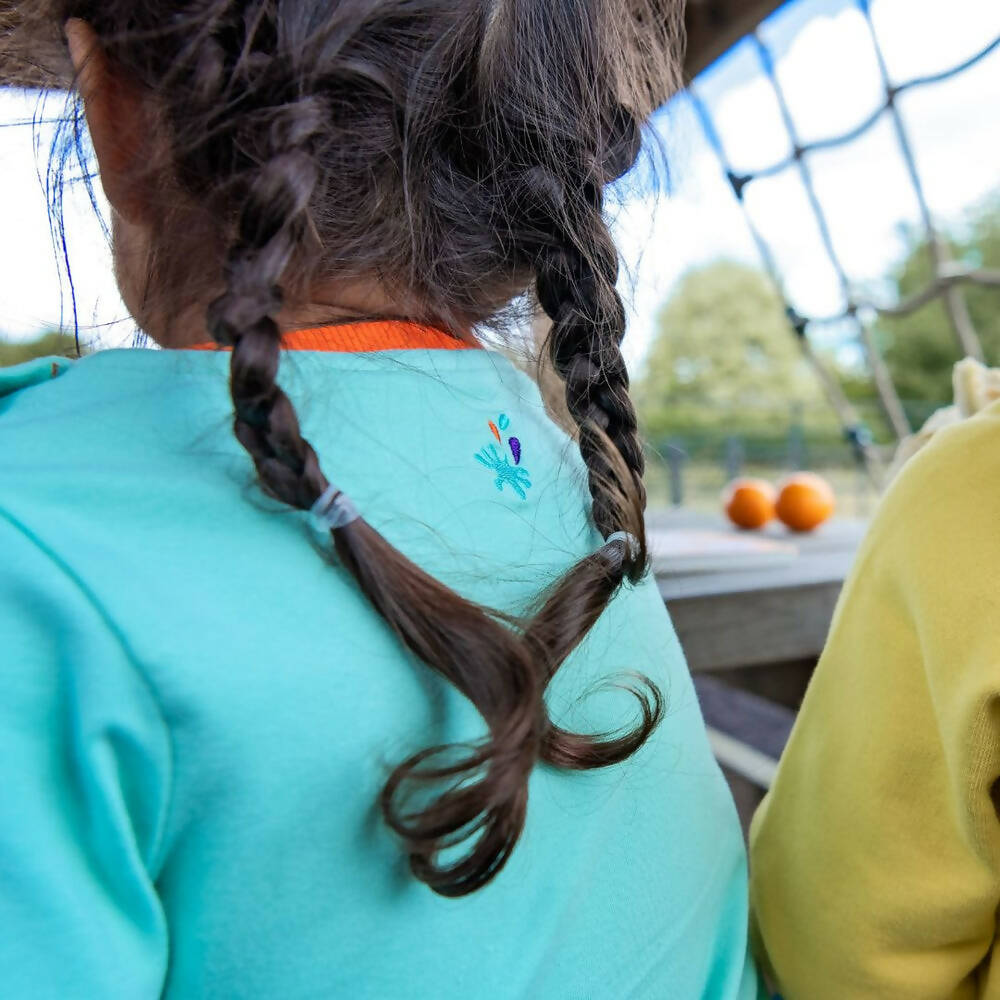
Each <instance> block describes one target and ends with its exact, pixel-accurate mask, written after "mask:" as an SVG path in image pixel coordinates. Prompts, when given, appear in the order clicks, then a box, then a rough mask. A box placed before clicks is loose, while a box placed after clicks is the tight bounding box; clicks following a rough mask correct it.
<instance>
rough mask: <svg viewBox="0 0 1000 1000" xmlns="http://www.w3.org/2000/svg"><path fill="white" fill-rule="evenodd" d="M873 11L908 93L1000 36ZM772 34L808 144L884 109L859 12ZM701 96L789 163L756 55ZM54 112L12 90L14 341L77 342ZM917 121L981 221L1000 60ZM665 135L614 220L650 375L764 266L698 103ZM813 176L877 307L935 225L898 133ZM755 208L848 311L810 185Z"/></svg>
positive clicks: (109, 295)
mask: <svg viewBox="0 0 1000 1000" xmlns="http://www.w3.org/2000/svg"><path fill="white" fill-rule="evenodd" d="M872 9H873V16H874V20H875V24H876V28H877V30H878V33H879V36H880V40H881V42H882V45H883V47H884V51H885V55H886V60H887V63H888V67H889V72H890V74H891V75H892V77H893V78H894V79H895V80H896V81H902V80H907V79H910V78H911V77H914V76H923V75H926V74H928V73H934V72H937V71H940V70H942V69H944V68H946V67H948V66H950V65H952V64H954V63H957V62H960V61H962V60H964V59H966V58H968V57H969V56H970V55H972V54H973V53H974V52H976V51H978V50H979V49H981V48H982V47H983V46H984V45H985V44H987V43H988V42H989V41H990V40H991V39H992V38H994V37H996V36H997V35H998V34H1000V3H998V2H995V0H948V3H947V4H941V3H940V0H874V2H873V4H872ZM943 12H947V16H944V15H943ZM763 35H764V37H765V39H766V41H767V42H768V43H769V44H770V45H772V46H773V48H774V50H775V52H776V55H777V57H778V59H777V66H778V75H779V78H780V80H781V83H782V86H783V87H784V89H785V91H786V93H787V95H788V99H789V103H790V105H791V110H792V114H793V116H794V119H795V122H796V126H797V128H798V129H799V131H800V132H801V136H802V138H803V139H804V140H805V141H809V140H812V139H817V138H821V137H824V136H827V135H830V134H833V133H836V132H839V131H843V130H846V129H848V128H850V127H852V126H854V125H856V124H857V123H859V122H860V121H862V120H863V119H864V118H866V117H867V116H868V115H869V114H870V113H871V112H872V110H873V109H874V108H875V107H876V106H877V105H878V103H879V102H880V100H881V87H880V83H879V78H878V71H877V66H876V64H875V61H874V55H873V51H872V47H871V43H870V40H869V37H868V34H867V29H866V28H865V25H864V20H863V18H862V16H861V14H860V13H859V12H858V10H857V8H856V6H855V5H854V4H853V2H851V0H794V2H792V3H790V4H788V5H786V7H785V8H783V9H782V10H781V11H779V12H778V14H777V15H775V16H774V17H772V18H771V19H770V20H769V21H768V22H767V23H766V24H765V26H764V28H763ZM697 87H698V90H699V93H700V94H701V95H702V97H703V98H705V100H706V101H707V103H708V105H709V107H710V109H711V113H712V115H713V117H714V119H715V121H716V124H717V127H718V131H719V133H720V135H721V137H722V140H723V142H724V144H725V146H726V150H727V153H728V155H729V157H730V159H731V160H732V161H733V163H734V165H735V167H736V168H737V170H752V169H755V168H760V167H763V166H766V165H768V164H770V163H772V162H775V161H777V160H780V159H782V158H784V157H786V156H787V155H788V153H789V152H790V150H789V143H788V136H787V133H786V131H785V129H784V126H783V125H782V122H781V119H780V116H779V114H778V110H777V105H776V103H775V99H774V94H773V91H772V90H771V88H770V85H769V83H768V81H767V79H766V78H765V77H764V76H763V75H762V73H761V72H760V67H759V62H758V60H757V55H756V51H755V50H754V48H753V47H752V46H751V45H749V44H748V43H746V42H744V43H741V44H740V45H739V46H737V47H736V49H734V50H733V51H732V52H731V53H730V54H729V55H727V56H726V57H725V58H723V59H722V60H720V61H719V62H718V63H716V65H715V66H713V67H712V68H711V69H710V70H709V71H707V72H706V73H705V74H703V75H702V77H701V78H700V79H699V81H698V83H697ZM48 104H49V107H47V108H45V109H43V110H44V112H45V113H47V114H48V113H58V112H59V111H61V101H53V100H50V101H49V102H48ZM38 106H39V97H38V95H36V94H23V93H20V92H12V91H4V90H0V125H5V126H7V127H2V128H0V180H2V183H3V192H4V193H3V218H2V223H3V226H2V238H0V275H3V280H2V286H0V331H3V332H6V333H8V334H10V335H14V336H27V335H31V334H32V333H35V332H37V331H38V330H41V329H45V328H49V327H51V326H53V325H55V324H58V323H59V321H60V317H62V320H63V323H64V325H67V326H70V325H71V312H70V310H69V301H68V289H67V287H66V282H65V279H63V280H62V281H61V282H60V279H59V272H58V269H57V266H56V263H55V256H54V253H53V247H52V242H51V240H50V236H49V228H48V223H47V218H46V211H45V199H44V196H43V193H42V188H41V184H40V181H39V171H40V170H44V159H45V157H44V152H45V151H46V149H47V137H46V135H44V134H43V135H42V136H41V137H40V138H41V143H40V145H41V148H42V152H41V153H37V152H36V149H35V145H34V143H33V137H32V129H31V128H30V127H25V126H16V125H14V126H11V125H10V124H9V123H12V122H18V121H23V120H25V119H30V118H31V116H32V114H33V113H35V112H36V110H38ZM900 107H901V109H902V112H903V114H904V116H905V119H906V123H907V126H908V127H909V129H910V132H911V135H912V138H913V142H914V146H915V148H916V153H917V159H918V165H919V168H920V171H921V174H922V177H923V180H924V184H925V187H926V192H927V196H928V199H929V201H930V203H931V207H932V210H933V211H934V213H935V215H936V217H937V218H938V219H939V220H940V221H942V222H944V223H947V224H958V223H960V221H961V219H962V216H963V213H964V212H965V211H966V210H967V209H968V208H969V207H970V206H972V205H973V204H975V203H976V202H977V201H978V200H980V199H981V198H982V197H983V196H985V195H986V194H988V193H989V192H991V191H994V190H996V189H997V188H998V187H1000V128H998V126H1000V50H994V52H993V53H991V55H990V56H988V57H987V58H986V59H985V60H983V61H982V62H981V63H980V64H978V65H977V66H976V67H974V68H973V69H971V70H969V71H967V72H966V73H964V74H962V75H960V76H959V77H956V78H954V79H953V80H951V81H948V82H946V83H943V84H940V85H935V86H930V87H926V88H920V89H918V90H914V91H912V92H910V93H908V94H906V95H904V96H903V97H902V98H901V100H900ZM654 127H655V128H656V129H657V131H658V132H659V134H660V136H661V137H662V140H663V142H664V145H665V148H666V152H667V156H668V158H669V163H670V172H669V173H670V176H669V182H670V190H669V192H668V193H667V194H666V195H664V196H661V197H659V198H657V199H652V198H651V197H649V196H648V195H645V196H644V195H638V196H635V197H633V198H632V199H631V200H629V201H627V202H626V204H625V205H624V206H623V208H621V209H620V210H618V211H617V212H616V217H615V220H614V228H615V232H616V235H617V237H618V240H619V245H620V246H621V249H622V253H623V256H624V258H625V261H626V269H627V272H628V275H629V277H628V282H627V283H628V285H629V286H630V288H633V289H634V294H632V292H631V291H630V293H629V295H630V298H631V303H632V310H631V311H632V319H631V327H630V331H629V335H628V337H627V339H626V353H627V356H628V358H629V360H630V363H631V364H632V365H633V367H635V366H638V365H639V364H640V363H641V359H642V356H643V354H644V352H645V350H646V349H647V347H648V344H649V341H650V338H651V336H652V333H653V331H654V329H655V318H656V313H657V309H658V307H659V306H660V304H661V303H662V301H663V300H664V298H665V297H666V296H667V295H668V294H669V292H670V289H671V287H672V286H674V285H675V283H676V282H677V280H678V278H679V277H680V276H682V275H683V273H684V272H685V271H686V270H688V269H690V268H692V267H695V266H698V265H701V264H705V263H707V262H710V261H712V260H714V259H717V258H719V257H728V258H731V259H737V260H745V261H747V262H751V263H756V262H757V256H756V252H755V250H754V247H753V244H752V242H751V241H750V238H749V235H748V233H747V230H746V227H745V225H744V222H743V219H742V216H741V214H740V212H739V209H738V206H737V204H736V202H735V199H734V198H733V195H732V193H731V191H730V189H729V186H728V183H727V182H726V180H725V178H724V177H723V175H722V172H721V169H720V167H719V164H718V160H717V159H716V157H715V154H714V153H713V152H712V150H711V149H710V147H709V146H708V144H707V142H706V141H705V138H704V135H703V133H702V131H701V127H700V125H699V124H698V121H697V119H696V118H695V115H694V113H693V109H692V107H691V103H690V101H689V100H688V99H687V97H686V96H685V95H681V96H680V97H678V98H677V99H675V100H674V101H672V102H671V103H670V104H669V105H668V106H667V107H666V108H665V109H663V110H662V111H661V112H660V113H659V115H658V116H657V117H656V119H655V122H654ZM811 167H812V170H813V173H814V176H815V181H816V186H817V189H818V191H819V195H820V198H821V200H822V202H823V204H824V206H825V208H826V209H827V211H828V213H829V217H830V224H831V228H832V231H833V238H834V241H835V243H836V248H837V251H838V252H839V254H840V255H841V257H842V259H843V261H844V263H845V266H846V267H847V270H848V272H849V273H850V275H851V278H852V279H853V280H855V281H857V282H859V283H862V284H864V285H865V286H866V287H867V286H869V285H870V286H871V288H872V289H873V290H874V291H875V292H876V293H877V292H878V291H879V290H880V286H879V284H878V280H879V279H880V278H882V277H883V276H884V275H885V274H886V272H887V271H888V270H889V269H890V268H891V267H892V265H893V263H894V262H895V261H896V260H898V259H899V257H900V256H901V254H902V253H903V249H904V245H903V242H902V238H901V228H900V227H901V224H904V223H916V222H917V220H918V214H917V204H916V201H915V199H914V197H913V192H912V188H911V187H910V185H909V181H908V179H907V175H906V172H905V169H904V165H903V161H902V159H901V158H900V156H899V153H898V147H897V146H896V140H895V134H894V132H893V130H892V127H891V124H890V122H889V120H888V118H887V117H883V119H882V120H880V122H879V123H878V124H877V125H876V126H875V127H873V128H872V129H871V130H870V131H869V132H868V133H866V135H865V136H864V137H863V138H862V139H860V140H858V141H857V142H854V143H852V144H850V145H849V146H844V147H840V148H837V149H835V150H830V151H827V152H823V153H821V154H817V155H815V156H814V157H813V158H812V159H811ZM746 201H747V205H748V206H749V208H750V210H751V212H752V213H753V215H754V218H755V219H756V221H757V223H758V225H759V226H760V228H761V230H762V231H763V233H764V235H765V237H766V238H767V239H768V241H769V242H770V243H771V244H772V246H773V248H774V251H775V253H776V257H777V260H778V264H779V267H780V269H781V271H782V274H783V277H784V281H785V284H786V289H787V291H788V293H789V295H790V296H791V297H792V299H793V300H794V302H795V304H796V306H797V307H798V308H799V309H800V310H801V311H803V312H804V313H806V314H809V315H827V314H831V313H834V312H837V311H838V310H839V309H840V308H841V306H842V302H841V296H840V289H839V285H838V283H837V281H836V277H835V274H834V272H833V271H832V269H831V268H830V267H829V264H828V262H827V260H826V257H825V254H824V253H823V250H822V246H821V245H820V242H819V237H818V233H817V230H816V227H815V223H814V221H813V218H812V215H811V212H810V210H809V208H808V205H807V203H806V201H805V194H804V190H803V188H802V186H801V184H800V182H799V180H798V177H797V175H796V172H795V171H794V170H789V171H786V172H785V173H784V174H782V175H780V176H777V177H774V178H770V179H766V180H760V181H756V182H754V183H753V184H751V185H749V186H748V188H747V189H746ZM66 224H67V230H68V233H69V243H70V247H69V249H70V260H71V264H72V269H73V276H74V281H75V285H76V293H77V303H78V311H79V316H80V320H81V323H82V324H95V325H97V326H98V327H99V332H98V334H97V336H98V337H99V339H100V340H101V342H102V343H104V344H107V345H108V346H117V345H120V344H126V343H128V342H129V340H130V338H131V334H132V329H133V328H132V325H131V323H130V322H128V321H127V320H125V321H122V320H123V317H124V316H125V311H124V307H123V306H122V304H121V302H120V300H119V299H118V296H117V294H116V292H115V288H114V283H113V280H112V279H111V277H110V259H109V254H108V250H107V246H106V244H105V242H104V239H103V237H102V234H101V229H100V226H99V225H98V223H97V221H96V220H95V219H94V217H93V213H92V211H91V208H90V205H89V202H87V200H86V197H85V195H84V193H83V192H82V190H78V191H77V192H76V193H74V194H73V195H72V196H69V197H67V209H66ZM625 284H626V282H623V286H624V285H625ZM61 310H62V312H61ZM116 320H117V321H119V322H117V323H116V322H115V321H116ZM90 337H93V334H91V335H90Z"/></svg>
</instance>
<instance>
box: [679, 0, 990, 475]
mask: <svg viewBox="0 0 1000 1000" xmlns="http://www.w3.org/2000/svg"><path fill="white" fill-rule="evenodd" d="M853 2H854V3H856V5H857V7H858V8H859V10H860V11H861V14H862V16H863V17H864V21H865V24H866V26H867V31H868V35H869V36H870V38H871V44H872V46H873V48H874V52H875V59H876V63H877V66H878V71H879V74H880V77H881V84H882V100H881V102H880V103H879V105H878V106H877V107H876V108H875V110H874V111H873V112H872V113H871V114H870V115H869V116H868V117H867V118H866V119H864V121H862V122H861V123H860V124H858V125H856V126H855V127H854V128H851V129H849V130H848V131H846V132H843V133H840V134H837V135H830V136H826V137H824V138H821V139H818V140H815V141H813V142H803V141H802V139H801V137H800V134H799V131H798V129H797V127H796V125H795V121H794V119H793V117H792V113H791V110H790V107H789V101H788V98H787V95H786V93H785V91H784V89H783V88H782V85H781V83H780V81H779V79H778V74H777V72H776V70H775V59H774V54H773V52H772V50H771V48H770V47H769V46H768V44H767V43H766V42H765V40H764V39H763V38H762V36H761V34H760V32H759V31H754V32H753V33H752V34H751V35H750V36H749V38H750V42H751V44H752V46H753V48H754V49H755V50H756V53H757V57H758V59H759V62H760V68H761V70H762V72H763V74H764V76H765V77H766V79H767V80H768V82H769V84H770V86H771V88H772V89H773V91H774V96H775V98H776V100H777V105H778V109H779V111H780V114H781V119H782V122H783V125H784V128H785V129H786V130H787V133H788V138H789V141H790V146H791V150H792V152H791V154H790V156H788V157H786V158H784V159H782V160H779V161H777V162H775V163H772V164H771V165H769V166H765V167H763V168H761V169H758V170H754V171H750V172H742V171H737V170H736V169H735V168H734V166H733V164H732V162H731V161H730V159H729V157H728V155H727V152H726V147H725V145H724V144H723V141H722V138H721V137H720V134H719V131H718V129H717V128H716V125H715V122H714V120H713V117H712V114H711V112H710V110H709V106H708V103H707V101H706V100H705V99H704V98H703V96H702V95H701V94H700V93H699V87H698V84H697V81H696V82H694V83H692V84H691V85H690V86H689V88H688V90H689V94H690V97H691V100H692V102H693V105H694V108H695V110H696V112H697V114H698V117H699V119H700V121H701V125H702V128H703V129H704V132H705V135H706V137H707V139H708V142H709V145H710V146H711V147H712V148H713V150H714V151H715V153H716V155H717V156H718V158H719V161H720V163H721V165H722V169H723V171H724V172H725V175H726V177H727V178H728V180H729V184H730V186H731V187H732V191H733V194H734V195H735V197H736V200H737V202H738V203H739V205H740V207H741V209H742V212H743V217H744V219H745V220H746V224H747V227H748V229H749V231H750V234H751V236H752V238H753V241H754V243H755V244H756V247H757V250H758V252H759V254H760V258H761V261H762V262H763V265H764V267H765V269H766V270H767V272H768V273H769V274H770V276H771V278H772V280H773V281H774V283H775V285H776V287H777V288H778V290H779V292H780V293H781V294H782V296H783V299H784V302H785V311H786V314H787V316H788V320H789V323H790V325H791V328H792V330H793V331H794V333H795V336H796V339H797V341H798V343H799V346H800V347H801V349H802V352H803V354H804V356H805V358H806V360H807V361H808V362H809V364H810V366H811V367H812V369H813V370H814V371H815V373H816V375H817V376H818V378H819V381H820V384H821V385H822V387H823V390H824V392H825V394H826V396H827V399H828V400H829V402H830V405H831V406H832V407H833V409H834V411H835V412H836V414H837V417H838V418H839V420H840V422H841V424H842V426H843V429H844V434H845V437H846V439H847V441H848V442H849V443H850V444H851V446H852V448H853V451H854V454H855V457H856V459H857V461H858V462H859V463H860V464H861V466H862V467H863V468H864V469H866V470H867V472H868V473H869V474H870V475H871V477H872V479H873V480H874V481H876V482H878V481H879V480H880V479H881V470H882V461H881V458H880V456H879V453H878V449H876V448H875V446H874V444H873V438H872V435H871V432H870V431H869V429H868V428H867V427H866V426H865V424H864V422H863V421H862V420H861V419H860V418H859V416H858V414H857V412H856V410H855V408H854V407H853V406H852V405H851V403H850V401H849V400H848V399H847V396H846V395H845V393H844V391H843V389H842V388H841V385H840V382H839V381H838V379H837V377H836V376H835V374H834V373H833V372H831V371H830V370H829V369H828V368H827V366H826V364H825V363H824V361H823V360H822V359H821V358H820V356H819V355H818V354H817V353H816V351H815V350H814V347H813V344H812V341H811V338H810V334H811V331H812V330H813V328H814V327H816V326H821V325H828V324H833V323H838V324H843V323H846V324H848V328H849V329H851V330H853V332H854V333H855V335H856V336H857V339H858V342H859V343H860V344H861V347H862V349H863V352H864V356H865V360H866V362H867V365H868V369H869V371H870V372H871V376H872V380H873V382H874V386H875V389H876V392H877V394H878V399H879V402H880V404H881V406H882V409H883V410H884V412H885V416H886V419H887V421H888V423H889V426H890V427H891V429H892V431H893V433H894V434H895V435H896V437H897V438H902V437H904V436H906V435H907V434H909V433H910V432H911V427H910V423H909V420H908V418H907V416H906V412H905V410H904V409H903V406H902V403H901V402H900V399H899V395H898V393H897V391H896V387H895V385H894V383H893V380H892V376H891V374H890V372H889V369H888V367H887V365H886V362H885V360H884V359H883V357H882V355H881V352H880V350H879V346H878V344H877V342H876V340H875V338H874V336H873V333H872V329H871V326H870V323H869V322H867V321H866V318H865V317H866V316H871V315H882V316H905V315H908V314H910V313H912V312H915V311H916V310H917V309H920V308H922V307H923V306H925V305H927V304H928V303H929V302H932V301H934V300H935V299H938V300H940V301H941V302H942V304H943V306H944V309H945V312H946V314H947V317H948V321H949V324H950V326H951V328H952V331H953V332H954V335H955V338H956V340H957V343H958V346H959V349H960V350H961V352H962V353H963V354H965V355H968V356H971V357H974V358H977V359H979V360H982V359H983V349H982V345H981V343H980V340H979V337H978V335H977V333H976V330H975V328H974V326H973V323H972V319H971V317H970V315H969V310H968V308H967V305H966V300H965V296H964V294H963V286H964V285H970V284H971V285H981V286H989V287H993V288H998V289H1000V271H996V270H990V269H988V268H982V267H974V266H968V265H966V264H964V263H962V262H960V261H956V260H954V259H953V258H952V255H951V252H950V249H949V247H948V244H947V243H946V241H945V240H944V239H942V237H941V235H940V233H939V232H938V229H937V227H936V226H935V224H934V221H933V218H932V215H931V211H930V207H929V205H928V201H927V197H926V194H925V190H924V184H923V182H922V179H921V176H920V172H919V171H918V169H917V163H916V158H915V157H914V153H913V145H912V142H911V140H910V135H909V131H908V129H907V124H906V121H905V120H904V116H903V114H902V113H901V111H900V107H899V97H900V95H902V94H904V93H906V92H907V91H911V90H915V89H917V88H921V87H928V86H931V85H933V84H936V83H940V82H942V81H944V80H947V79H949V78H950V77H954V76H957V75H958V74H960V73H963V72H965V71H966V70H968V69H969V68H970V67H972V66H974V65H975V64H976V63H978V62H980V61H981V60H982V59H984V58H985V57H986V56H988V55H989V54H990V53H991V52H993V50H994V49H996V48H998V46H1000V36H998V37H996V38H994V39H993V40H992V41H991V42H989V44H987V45H986V46H985V47H984V48H982V49H980V50H979V51H978V52H976V53H975V54H974V55H973V56H971V57H970V58H968V59H966V60H965V61H963V62H961V63H959V64H957V65H954V66H951V67H949V68H947V69H945V70H943V71H941V72H938V73H934V74H931V75H927V76H920V77H915V78H912V79H908V80H904V81H902V82H896V81H895V80H893V79H892V77H891V76H890V73H889V70H888V68H887V65H886V60H885V57H884V54H883V49H882V45H881V43H880V41H879V37H878V33H877V32H876V29H875V25H874V23H873V21H872V16H871V9H870V0H853ZM883 116H888V118H889V120H890V121H891V123H892V127H893V131H894V133H895V136H896V140H897V142H898V146H899V150H900V153H901V155H902V157H903V161H904V163H905V165H906V171H907V174H908V176H909V180H910V182H911V184H912V186H913V191H914V194H915V196H916V201H917V204H918V206H919V212H920V219H921V224H922V226H923V229H924V233H925V236H926V245H927V247H928V254H929V256H930V265H931V278H930V281H929V282H928V283H927V284H926V286H925V287H923V288H921V289H920V290H918V291H917V292H915V293H913V294H912V295H910V296H908V297H907V298H905V299H904V300H902V301H900V302H896V303H891V304H889V303H885V302H879V301H874V300H873V299H872V298H870V297H868V296H862V295H860V294H859V293H858V291H857V290H856V288H855V286H854V285H853V284H852V282H851V280H850V279H849V277H848V275H847V272H846V271H845V268H844V263H843V260H842V257H841V255H840V254H839V253H838V251H837V249H836V246H835V245H834V241H833V238H832V235H831V231H830V224H829V218H828V215H827V212H826V210H825V209H824V207H823V204H822V202H821V201H820V198H819V196H818V194H817V192H816V185H815V183H814V178H813V170H812V165H811V158H812V154H814V153H816V152H817V151H820V150H827V149H832V148H834V147H837V146H842V145H845V144H847V143H851V142H854V141H855V140H857V139H858V138H860V137H861V136H862V135H864V134H865V133H866V132H868V131H869V129H871V128H872V127H873V126H874V125H875V124H876V122H879V121H880V120H882V119H883ZM789 168H794V169H795V170H797V171H798V175H799V177H800V179H801V181H802V184H803V186H804V188H805V192H806V196H807V198H808V202H809V205H810V207H811V210H812V213H813V215H814V216H815V221H816V224H817V227H818V230H819V235H820V239H821V242H822V245H823V250H824V253H825V254H826V256H827V257H828V258H829V262H830V264H831V265H832V267H833V269H834V271H835V273H836V275H837V280H838V281H839V284H840V288H841V291H842V293H843V301H844V303H845V305H844V308H843V309H842V310H841V311H839V312H837V313H835V314H832V315H826V316H810V315H805V314H803V313H802V312H800V311H799V310H798V309H796V308H795V307H794V306H793V305H792V303H791V301H790V299H789V296H788V294H787V292H786V290H785V287H784V281H783V280H782V275H781V272H780V269H779V268H778V265H777V262H776V259H775V254H774V252H773V250H772V248H771V246H770V245H769V243H768V242H767V240H766V239H765V238H764V236H763V234H762V232H761V230H760V228H759V227H758V225H757V224H756V223H755V221H754V219H753V216H752V215H751V213H750V212H749V211H748V210H747V205H746V200H745V192H746V189H747V187H748V186H749V185H751V184H753V183H754V182H755V181H757V180H759V179H761V178H765V177H773V176H775V175H776V174H779V173H781V172H782V171H784V170H786V169H789ZM998 304H1000V303H998Z"/></svg>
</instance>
